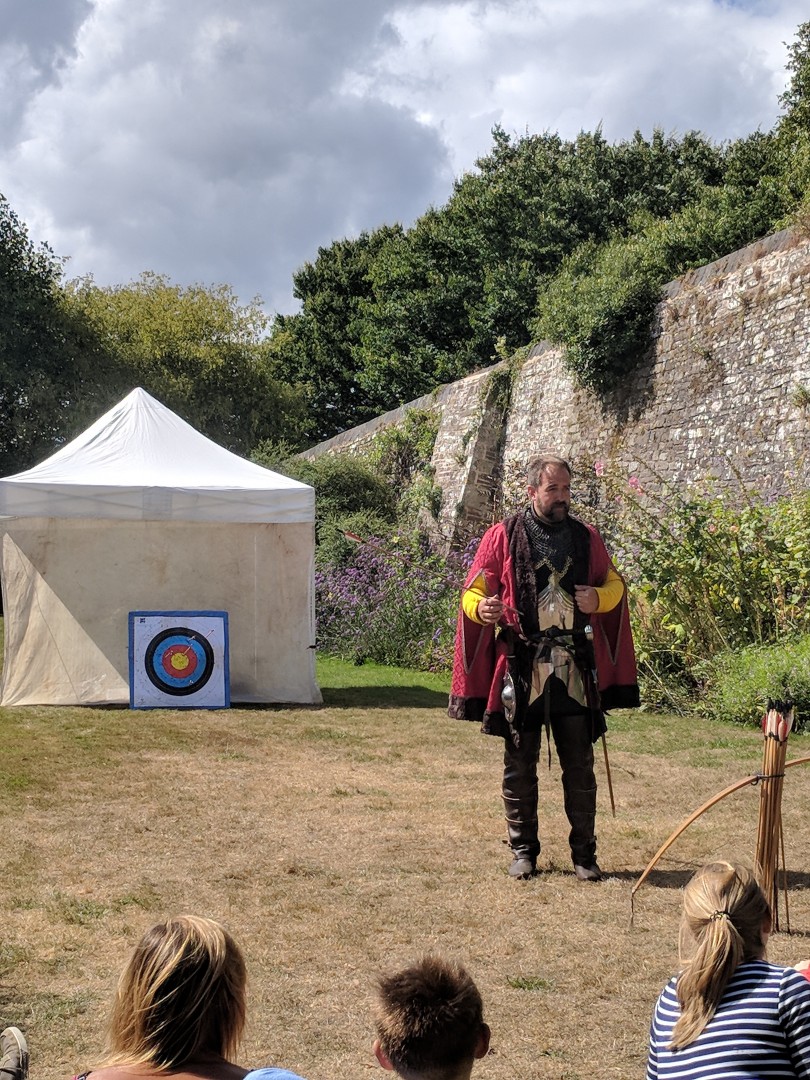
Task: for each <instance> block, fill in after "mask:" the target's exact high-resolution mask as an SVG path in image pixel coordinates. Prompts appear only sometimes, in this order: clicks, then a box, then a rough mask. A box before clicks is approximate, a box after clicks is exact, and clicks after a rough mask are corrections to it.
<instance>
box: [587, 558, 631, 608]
mask: <svg viewBox="0 0 810 1080" xmlns="http://www.w3.org/2000/svg"><path fill="white" fill-rule="evenodd" d="M594 588H595V589H596V593H597V595H598V597H599V606H598V607H597V609H596V610H597V612H600V611H613V609H614V608H615V607H616V606H617V605H618V603H619V601H620V600H621V598H622V597H623V596H624V582H623V581H622V579H621V578H620V577H619V575H618V574H617V573H616V571H615V570H614V569H613V567H612V566H611V567H610V569H609V570H608V572H607V577H606V578H605V580H604V581H603V582H602V584H601V585H598V586H597V585H595V586H594Z"/></svg>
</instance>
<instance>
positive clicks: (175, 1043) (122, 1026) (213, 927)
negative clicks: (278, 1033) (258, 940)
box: [105, 915, 246, 1070]
mask: <svg viewBox="0 0 810 1080" xmlns="http://www.w3.org/2000/svg"><path fill="white" fill-rule="evenodd" d="M245 982H246V978H245V962H244V960H243V959H242V953H241V951H240V949H239V946H238V945H237V944H236V942H235V941H234V940H233V938H232V937H231V935H230V934H229V933H228V931H227V930H225V928H224V927H222V926H220V924H219V923H217V922H214V921H213V919H206V918H203V917H201V916H197V915H178V916H177V917H176V918H173V919H166V920H165V921H164V922H159V923H157V924H156V925H155V926H153V927H152V928H151V929H150V930H147V932H146V933H145V934H144V936H143V937H142V938H141V940H140V942H139V943H138V944H137V945H136V946H135V949H134V950H133V952H132V955H131V956H130V959H129V962H128V963H127V966H126V968H125V969H124V972H123V974H122V975H121V978H120V980H119V984H118V990H117V993H116V998H115V1003H114V1005H113V1011H112V1017H111V1020H110V1031H109V1040H108V1041H109V1049H110V1056H109V1059H108V1060H107V1061H106V1062H105V1064H108V1065H110V1064H129V1065H148V1066H150V1067H151V1068H154V1069H158V1070H160V1069H172V1068H177V1067H180V1066H182V1065H183V1064H184V1063H185V1062H187V1061H189V1060H191V1059H192V1058H194V1057H195V1056H196V1055H198V1054H200V1053H215V1054H221V1055H222V1056H223V1057H228V1056H229V1055H231V1054H233V1053H235V1052H236V1049H237V1046H238V1044H239V1040H240V1038H241V1035H242V1028H243V1027H244V1023H245Z"/></svg>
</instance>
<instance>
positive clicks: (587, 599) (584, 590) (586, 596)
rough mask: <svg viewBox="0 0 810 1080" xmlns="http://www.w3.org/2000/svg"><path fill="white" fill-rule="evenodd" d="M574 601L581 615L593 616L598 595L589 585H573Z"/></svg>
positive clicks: (596, 606)
mask: <svg viewBox="0 0 810 1080" xmlns="http://www.w3.org/2000/svg"><path fill="white" fill-rule="evenodd" d="M574 593H575V595H574V599H575V600H576V603H577V607H578V608H579V610H580V611H581V612H582V614H583V615H593V613H594V612H595V611H596V609H597V608H598V607H599V593H598V592H597V591H596V589H594V588H593V586H591V585H575V586H574Z"/></svg>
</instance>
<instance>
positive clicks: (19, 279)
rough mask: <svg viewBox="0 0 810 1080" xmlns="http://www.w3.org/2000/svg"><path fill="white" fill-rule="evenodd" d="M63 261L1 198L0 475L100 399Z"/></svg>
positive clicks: (44, 451) (96, 371)
mask: <svg viewBox="0 0 810 1080" xmlns="http://www.w3.org/2000/svg"><path fill="white" fill-rule="evenodd" d="M61 276H62V264H61V262H60V260H59V259H57V258H56V256H55V255H54V254H53V252H52V251H51V250H50V249H49V248H48V247H46V246H44V245H43V246H40V247H36V246H35V245H34V244H33V243H32V242H31V240H30V238H29V236H28V231H27V229H26V227H25V225H24V224H23V223H22V222H21V221H20V219H19V217H18V216H17V215H16V214H15V213H14V211H13V210H12V209H11V206H10V205H9V203H8V201H7V200H6V199H5V198H4V197H3V196H2V195H0V475H7V474H9V473H14V472H18V471H20V470H21V469H25V468H28V467H30V466H31V465H33V464H35V463H36V462H37V461H38V460H41V459H42V458H43V457H46V456H47V455H48V454H49V453H51V452H52V451H53V450H55V449H56V448H57V447H58V446H59V444H60V443H62V442H64V440H65V439H66V438H67V437H69V436H70V435H72V434H75V433H76V432H77V431H78V430H80V428H81V426H82V424H83V421H85V420H86V419H88V418H89V417H90V416H92V415H93V413H94V411H95V410H96V408H97V406H98V402H99V401H100V400H103V382H104V376H105V371H104V366H103V364H100V363H99V360H98V355H97V353H96V347H95V342H94V340H93V335H92V332H91V331H90V329H89V328H88V327H87V326H86V325H85V323H84V322H83V320H82V319H81V318H78V317H77V316H76V314H75V313H74V312H72V311H71V310H70V309H69V308H68V307H67V306H66V305H65V303H64V297H63V294H62V292H61V288H60V281H61Z"/></svg>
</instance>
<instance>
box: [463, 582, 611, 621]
mask: <svg viewBox="0 0 810 1080" xmlns="http://www.w3.org/2000/svg"><path fill="white" fill-rule="evenodd" d="M485 596H489V593H488V592H487V583H486V578H485V577H484V574H483V571H482V572H481V573H480V574H478V576H477V577H475V578H474V579H473V580H472V581H471V582H470V584H469V585H468V586H467V588H466V589H465V590H464V592H463V593H462V594H461V609H462V611H463V612H464V614H465V615H466V616H467V618H468V619H471V620H472V621H473V622H474V623H478V625H479V626H484V625H485V624H484V621H483V619H479V618H478V605H479V604H480V603H481V601H482V600H483V599H484V597H485ZM617 603H618V601H617Z"/></svg>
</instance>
